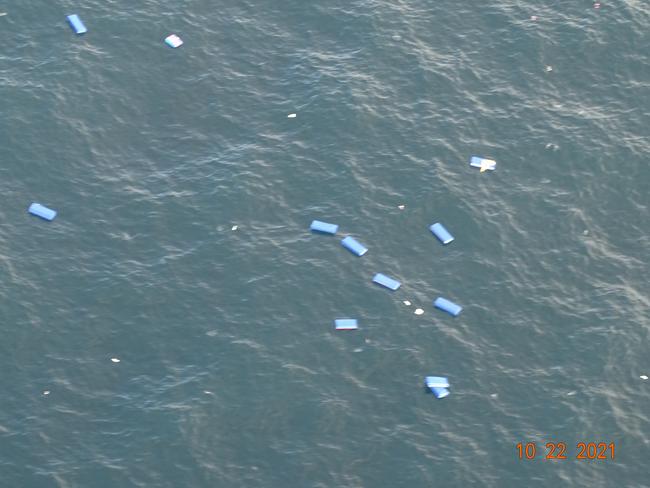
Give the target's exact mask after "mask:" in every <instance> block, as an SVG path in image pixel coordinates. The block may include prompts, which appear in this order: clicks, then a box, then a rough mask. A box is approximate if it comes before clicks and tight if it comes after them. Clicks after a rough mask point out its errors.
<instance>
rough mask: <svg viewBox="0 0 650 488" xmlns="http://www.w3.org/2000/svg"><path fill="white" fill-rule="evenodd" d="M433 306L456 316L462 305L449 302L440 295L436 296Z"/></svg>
mask: <svg viewBox="0 0 650 488" xmlns="http://www.w3.org/2000/svg"><path fill="white" fill-rule="evenodd" d="M433 306H434V307H436V308H439V309H440V310H444V311H445V312H447V313H448V314H451V315H453V316H454V317H456V316H457V315H458V314H459V313H460V311H461V310H462V309H463V307H461V306H460V305H456V304H455V303H454V302H451V301H449V300H447V299H446V298H442V297H438V298H436V301H435V302H433Z"/></svg>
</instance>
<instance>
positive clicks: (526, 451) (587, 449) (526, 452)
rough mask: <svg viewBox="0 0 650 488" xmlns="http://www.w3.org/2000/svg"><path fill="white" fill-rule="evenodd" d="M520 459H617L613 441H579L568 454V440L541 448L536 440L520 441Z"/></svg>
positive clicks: (517, 448) (550, 443) (517, 449)
mask: <svg viewBox="0 0 650 488" xmlns="http://www.w3.org/2000/svg"><path fill="white" fill-rule="evenodd" d="M515 448H516V452H517V457H518V458H519V459H536V458H541V459H567V458H571V459H596V460H597V459H609V460H613V459H615V451H616V446H615V445H614V443H613V442H609V443H607V442H578V443H576V451H575V452H574V453H573V454H571V453H569V454H567V445H566V442H547V443H546V444H544V448H543V449H540V448H538V446H537V443H535V442H519V443H518V444H517V445H516V446H515Z"/></svg>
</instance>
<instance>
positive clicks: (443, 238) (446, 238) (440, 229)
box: [429, 223, 454, 244]
mask: <svg viewBox="0 0 650 488" xmlns="http://www.w3.org/2000/svg"><path fill="white" fill-rule="evenodd" d="M429 230H430V231H431V232H433V235H434V236H436V237H437V238H438V239H439V240H440V242H442V243H443V244H449V243H450V242H451V241H453V240H454V236H452V235H451V234H450V233H449V232H448V231H447V229H445V228H444V226H443V225H442V224H441V223H435V224H433V225H432V226H431V227H429Z"/></svg>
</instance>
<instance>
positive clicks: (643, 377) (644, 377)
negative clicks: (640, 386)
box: [639, 374, 648, 380]
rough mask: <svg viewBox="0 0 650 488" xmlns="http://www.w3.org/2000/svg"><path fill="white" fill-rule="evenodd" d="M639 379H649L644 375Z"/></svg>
mask: <svg viewBox="0 0 650 488" xmlns="http://www.w3.org/2000/svg"><path fill="white" fill-rule="evenodd" d="M639 378H641V379H642V380H647V379H648V377H647V376H646V375H644V374H642V375H641V376H639Z"/></svg>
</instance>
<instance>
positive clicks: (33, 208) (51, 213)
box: [27, 203, 56, 220]
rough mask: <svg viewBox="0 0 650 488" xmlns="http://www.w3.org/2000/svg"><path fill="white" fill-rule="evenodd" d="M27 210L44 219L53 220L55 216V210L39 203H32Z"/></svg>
mask: <svg viewBox="0 0 650 488" xmlns="http://www.w3.org/2000/svg"><path fill="white" fill-rule="evenodd" d="M27 211H28V212H29V213H30V214H32V215H36V216H37V217H40V218H42V219H45V220H54V217H56V211H55V210H52V209H51V208H47V207H45V206H44V205H41V204H40V203H32V204H31V205H30V206H29V208H28V209H27Z"/></svg>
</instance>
